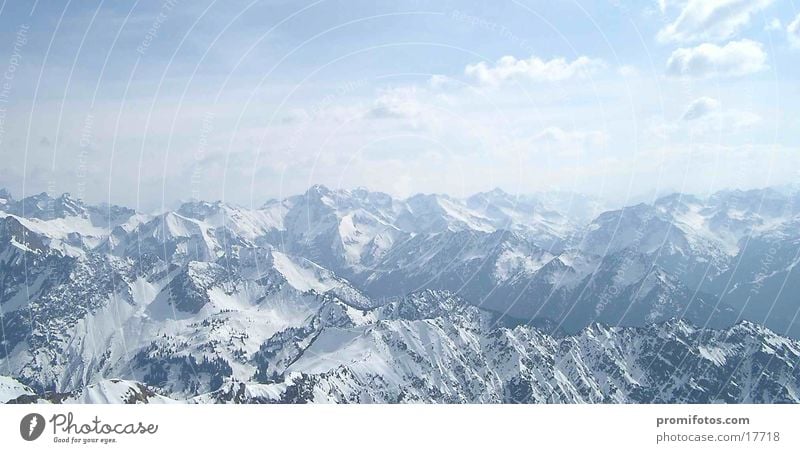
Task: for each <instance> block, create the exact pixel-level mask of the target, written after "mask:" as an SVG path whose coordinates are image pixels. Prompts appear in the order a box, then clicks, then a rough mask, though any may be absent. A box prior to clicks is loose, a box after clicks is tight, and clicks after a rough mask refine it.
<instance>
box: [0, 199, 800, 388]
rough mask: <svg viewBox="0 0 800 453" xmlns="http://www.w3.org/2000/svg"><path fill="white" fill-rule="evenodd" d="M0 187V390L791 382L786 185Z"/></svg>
mask: <svg viewBox="0 0 800 453" xmlns="http://www.w3.org/2000/svg"><path fill="white" fill-rule="evenodd" d="M0 198H2V204H0V327H2V347H0V374H2V375H4V376H7V377H3V378H1V380H0V400H5V401H11V400H13V401H16V402H26V401H27V402H32V401H45V400H46V401H51V402H61V401H69V402H86V403H90V402H142V403H144V402H171V401H183V402H321V401H335V402H411V401H419V402H526V403H527V402H648V403H649V402H796V400H797V398H798V396H797V395H800V391H798V390H800V389H798V379H800V375H798V373H797V370H796V366H797V363H799V362H800V357H798V356H799V355H800V346H798V343H797V340H796V339H797V338H798V337H800V322H798V321H800V316H797V314H798V311H799V310H800V302H798V301H800V296H799V294H800V293H798V291H800V287H798V285H799V283H798V282H800V278H798V276H797V275H796V272H798V271H797V270H796V268H797V266H796V264H797V263H798V261H799V260H800V258H798V253H800V228H799V226H800V217H798V215H797V210H796V207H798V206H800V204H798V200H799V199H800V198H798V196H797V195H796V194H784V193H781V192H777V191H774V190H769V189H765V190H760V191H750V192H720V193H718V194H715V195H713V196H711V197H709V198H707V199H698V198H696V197H692V196H686V195H679V194H676V195H671V196H668V197H664V198H662V199H659V200H657V201H656V202H655V203H653V204H650V205H645V204H642V205H636V206H631V207H626V208H622V209H618V210H611V211H606V212H600V211H601V210H600V209H599V207H598V206H599V204H598V203H597V202H594V201H591V200H589V199H586V198H585V197H584V198H576V197H571V198H570V197H566V198H565V196H564V194H559V195H558V196H556V195H550V196H540V197H516V196H511V195H508V194H505V193H504V192H502V191H500V190H495V191H492V192H486V193H482V194H477V195H475V196H473V197H470V198H468V199H466V200H459V199H455V198H452V197H447V196H443V195H420V196H415V197H412V198H410V199H408V200H396V199H393V198H391V197H390V196H388V195H386V194H379V193H373V192H369V191H366V190H363V189H357V190H353V191H347V190H338V191H334V190H330V189H327V188H325V187H323V186H314V187H312V188H311V189H309V190H308V191H307V192H306V193H305V194H302V195H298V196H294V197H289V198H287V199H285V200H282V201H272V202H268V203H267V204H265V205H264V206H263V207H261V208H258V209H246V208H241V207H236V206H231V205H228V204H225V203H220V202H217V203H205V202H197V203H187V204H185V205H183V206H182V207H181V208H180V209H178V210H176V211H175V212H167V213H164V214H161V215H158V216H145V215H141V214H137V213H135V212H133V211H131V210H128V209H126V208H121V207H114V206H105V207H93V206H88V205H86V204H84V203H83V202H81V201H79V200H74V199H72V198H70V197H69V196H67V195H65V196H62V197H59V198H50V197H48V196H47V195H46V194H40V195H36V196H34V197H29V198H26V199H23V200H19V201H16V200H14V199H13V197H11V196H10V195H9V194H7V193H5V192H3V195H2V197H0ZM565 199H566V200H569V203H570V204H569V205H564V204H560V203H564V201H563V200H565ZM575 200H578V201H579V203H577V206H579V207H580V209H576V208H575V204H574V203H573V202H574V201H575ZM589 211H591V212H589ZM598 212H599V215H597V214H598Z"/></svg>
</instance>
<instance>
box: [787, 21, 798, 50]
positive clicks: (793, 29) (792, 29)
mask: <svg viewBox="0 0 800 453" xmlns="http://www.w3.org/2000/svg"><path fill="white" fill-rule="evenodd" d="M786 35H787V36H788V38H789V42H790V43H791V44H792V46H794V47H800V14H798V15H797V17H795V18H794V20H793V21H792V22H791V23H790V24H789V26H788V27H786Z"/></svg>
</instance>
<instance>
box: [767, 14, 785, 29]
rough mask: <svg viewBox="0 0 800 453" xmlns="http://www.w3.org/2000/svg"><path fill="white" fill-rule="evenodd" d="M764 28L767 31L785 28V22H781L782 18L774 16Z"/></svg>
mask: <svg viewBox="0 0 800 453" xmlns="http://www.w3.org/2000/svg"><path fill="white" fill-rule="evenodd" d="M764 30H766V31H778V30H783V24H782V23H781V20H780V19H778V18H777V17H773V18H772V20H770V21H769V22H768V23H767V25H766V26H765V27H764Z"/></svg>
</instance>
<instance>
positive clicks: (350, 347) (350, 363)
mask: <svg viewBox="0 0 800 453" xmlns="http://www.w3.org/2000/svg"><path fill="white" fill-rule="evenodd" d="M442 297H444V298H445V299H449V301H448V302H445V304H458V302H457V301H456V300H455V299H453V298H450V297H446V296H445V295H443V294H436V293H426V294H419V295H417V296H415V297H412V298H409V299H407V300H406V301H403V302H399V303H398V304H397V305H395V306H393V307H392V308H391V309H389V310H388V311H385V310H380V311H382V312H384V313H383V314H382V316H380V317H381V318H382V319H381V320H380V321H377V322H373V323H369V324H366V325H361V326H355V325H352V324H350V323H347V324H346V326H340V327H332V326H330V327H327V328H324V329H322V330H321V331H320V332H319V334H318V336H317V338H316V339H315V340H314V341H313V342H311V343H310V344H309V345H308V346H307V348H306V349H305V350H304V351H302V352H301V353H299V356H298V357H296V358H294V362H293V363H292V364H291V365H290V366H289V367H288V368H286V370H285V371H284V372H283V373H280V375H279V376H278V375H275V376H273V377H272V378H270V379H264V380H262V381H261V382H259V381H249V382H245V381H238V380H235V379H232V380H229V381H227V382H225V383H224V384H222V385H221V386H220V387H219V388H218V389H216V390H213V391H209V392H207V393H201V394H199V395H197V396H192V395H180V394H176V395H173V396H172V397H166V396H163V394H164V393H168V392H166V391H165V390H164V389H162V388H159V387H157V386H155V385H145V384H142V383H141V382H137V381H131V380H119V379H104V380H100V381H98V382H95V383H92V384H89V385H87V386H85V387H82V388H80V389H77V390H75V391H72V392H66V393H54V392H45V393H40V394H36V393H35V392H33V391H32V390H31V389H29V388H27V387H25V386H23V385H22V384H20V383H18V382H15V381H13V380H11V379H9V378H0V379H2V381H0V382H3V387H1V388H2V389H3V391H4V392H5V393H0V395H4V396H2V398H5V399H7V402H9V403H32V402H38V403H134V404H144V403H194V404H196V403H308V402H326V403H329V402H336V403H342V402H347V403H387V402H388V403H404V402H447V403H468V402H487V403H488V402H504V403H665V402H691V403H715V402H718V403H763V402H771V403H775V402H785V403H796V402H798V395H800V393H798V391H800V375H798V373H797V366H798V361H800V343H798V342H797V341H794V340H788V339H786V338H783V337H780V336H778V335H775V334H774V333H772V332H770V331H768V330H766V329H763V328H761V327H758V326H756V325H754V324H752V323H749V322H747V321H744V322H742V323H740V324H738V325H736V326H733V327H731V328H730V329H726V330H722V331H715V330H711V329H697V328H695V327H692V326H689V325H688V324H686V323H684V322H682V321H670V322H666V323H663V324H660V325H653V326H649V327H646V328H632V327H628V328H619V327H618V328H609V327H605V326H602V325H600V324H594V325H592V326H590V327H587V328H586V329H584V330H583V331H582V332H581V333H580V334H578V335H574V336H568V337H563V338H553V337H551V336H549V335H547V334H544V333H542V332H540V331H538V330H536V329H534V328H529V327H519V326H518V327H516V328H497V327H495V328H492V327H489V325H487V323H489V324H491V321H490V319H489V318H487V317H486V316H485V314H481V313H480V311H479V310H477V309H475V308H474V307H468V306H466V305H462V306H460V307H459V308H456V307H455V306H453V305H447V307H446V308H447V309H448V310H452V309H454V308H456V310H455V311H456V312H458V314H457V315H456V317H455V319H454V318H453V317H452V316H448V315H441V314H438V316H437V313H433V312H431V310H433V311H436V310H438V309H440V308H433V307H430V305H428V304H430V303H439V302H442V300H443V299H442ZM429 316H435V317H429Z"/></svg>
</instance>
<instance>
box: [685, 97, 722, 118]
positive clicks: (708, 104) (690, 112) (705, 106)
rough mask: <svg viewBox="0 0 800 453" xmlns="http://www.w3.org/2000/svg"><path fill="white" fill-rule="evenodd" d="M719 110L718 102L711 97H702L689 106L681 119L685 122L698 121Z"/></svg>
mask: <svg viewBox="0 0 800 453" xmlns="http://www.w3.org/2000/svg"><path fill="white" fill-rule="evenodd" d="M718 109H719V101H718V100H716V99H714V98H709V97H701V98H699V99H695V100H694V101H692V103H691V104H689V107H687V108H686V112H684V114H683V116H682V117H681V119H683V120H684V121H692V120H696V119H698V118H702V117H704V116H706V115H708V114H709V113H711V112H714V111H716V110H718Z"/></svg>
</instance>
